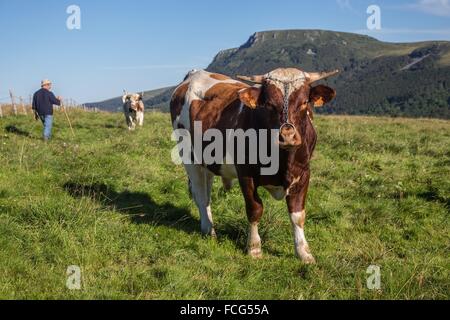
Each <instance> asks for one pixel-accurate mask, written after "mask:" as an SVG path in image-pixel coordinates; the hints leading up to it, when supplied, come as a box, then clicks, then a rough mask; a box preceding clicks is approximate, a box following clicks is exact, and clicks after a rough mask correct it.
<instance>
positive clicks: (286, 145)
mask: <svg viewBox="0 0 450 320" xmlns="http://www.w3.org/2000/svg"><path fill="white" fill-rule="evenodd" d="M279 145H280V148H281V149H285V150H291V149H295V148H298V147H300V146H301V145H302V137H301V136H300V133H299V132H298V130H297V128H296V127H295V126H294V125H293V124H290V123H285V124H283V125H282V126H281V128H280V137H279Z"/></svg>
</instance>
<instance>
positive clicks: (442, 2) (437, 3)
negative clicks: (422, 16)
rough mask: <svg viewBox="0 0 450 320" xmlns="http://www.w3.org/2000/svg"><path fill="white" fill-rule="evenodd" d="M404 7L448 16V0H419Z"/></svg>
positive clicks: (449, 6) (449, 0) (449, 11)
mask: <svg viewBox="0 0 450 320" xmlns="http://www.w3.org/2000/svg"><path fill="white" fill-rule="evenodd" d="M406 7H407V8H409V9H412V10H416V11H420V12H424V13H427V14H431V15H435V16H440V17H450V0H420V1H418V2H416V3H413V4H409V5H407V6H406Z"/></svg>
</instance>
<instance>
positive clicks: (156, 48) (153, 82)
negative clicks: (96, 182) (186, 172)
mask: <svg viewBox="0 0 450 320" xmlns="http://www.w3.org/2000/svg"><path fill="white" fill-rule="evenodd" d="M72 4H75V5H78V6H79V7H80V8H81V30H69V29H67V27H66V20H67V18H68V16H69V15H68V14H67V13H66V9H67V7H68V6H69V5H72ZM371 4H376V5H379V6H380V8H381V14H382V29H381V31H377V32H375V33H374V32H369V31H368V30H367V27H366V21H367V17H368V14H367V13H366V10H367V7H368V6H369V5H371ZM0 29H1V32H0V43H1V44H2V49H1V50H0V102H4V101H2V100H1V99H2V98H5V97H6V96H7V95H8V89H9V88H11V89H13V90H14V93H15V94H16V95H18V96H24V97H28V95H29V94H31V93H33V92H34V91H35V90H36V89H38V88H39V81H40V80H41V79H42V78H50V79H52V80H53V82H54V91H55V93H57V94H59V95H63V96H64V97H65V98H74V99H76V100H78V101H79V102H88V101H98V100H102V99H105V98H110V97H113V96H118V95H120V94H121V93H122V90H123V89H127V90H129V91H140V90H147V89H152V88H159V87H163V86H168V85H173V84H176V83H178V82H179V81H180V80H181V78H182V77H183V76H184V75H185V74H186V72H187V71H188V70H190V69H192V68H204V67H206V66H207V65H208V64H209V63H210V62H211V60H212V58H213V57H214V55H215V54H216V53H217V52H218V51H219V50H222V49H227V48H233V47H237V46H239V45H241V44H243V43H244V42H245V41H246V40H247V39H248V37H249V36H250V35H251V34H253V33H254V32H255V31H264V30H275V29H326V30H335V31H347V32H359V33H367V34H369V35H372V36H374V37H376V38H378V39H380V40H385V41H392V42H410V41H421V40H450V0H408V1H407V0H405V1H403V0H401V1H385V0H379V1H377V0H370V1H366V0H359V1H357V0H324V1H300V0H278V1H265V0H259V1H255V0H245V1H239V0H227V1H215V0H213V1H211V0H210V1H207V0H191V1H182V0H177V1H175V0H164V1H158V0H153V1H144V0H127V1H123V0H116V1H106V0H104V1H100V0H90V1H87V0H72V1H64V0H41V1H31V0H29V1H24V0H14V1H10V0H9V1H7V0H0Z"/></svg>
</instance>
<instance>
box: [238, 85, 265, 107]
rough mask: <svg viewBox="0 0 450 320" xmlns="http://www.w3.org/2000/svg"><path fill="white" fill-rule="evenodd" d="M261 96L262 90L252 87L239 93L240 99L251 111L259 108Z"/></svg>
mask: <svg viewBox="0 0 450 320" xmlns="http://www.w3.org/2000/svg"><path fill="white" fill-rule="evenodd" d="M260 96H261V88H257V87H250V88H246V89H242V90H241V91H239V99H240V100H241V102H242V103H243V104H245V105H246V106H247V107H249V108H250V109H256V108H257V107H258V102H259V97H260Z"/></svg>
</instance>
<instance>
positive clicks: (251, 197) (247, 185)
mask: <svg viewBox="0 0 450 320" xmlns="http://www.w3.org/2000/svg"><path fill="white" fill-rule="evenodd" d="M239 183H240V185H241V189H242V193H243V195H244V199H245V205H246V211H247V217H248V221H249V223H250V226H249V234H248V241H247V251H248V254H249V255H250V256H251V257H253V258H261V257H262V249H261V237H260V236H259V232H258V225H259V221H260V220H261V217H262V215H263V211H264V207H263V203H262V200H261V198H260V197H259V195H258V191H257V189H256V186H255V184H254V181H253V179H251V178H240V179H239Z"/></svg>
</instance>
